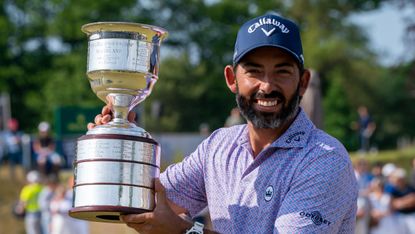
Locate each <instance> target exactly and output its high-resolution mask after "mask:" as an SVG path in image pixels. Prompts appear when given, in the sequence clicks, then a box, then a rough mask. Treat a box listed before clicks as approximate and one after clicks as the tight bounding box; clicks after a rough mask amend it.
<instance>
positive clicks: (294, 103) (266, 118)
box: [236, 86, 301, 129]
mask: <svg viewBox="0 0 415 234" xmlns="http://www.w3.org/2000/svg"><path fill="white" fill-rule="evenodd" d="M276 97H278V98H279V99H280V100H279V102H280V101H281V102H282V109H281V110H280V111H279V112H276V113H268V112H259V111H256V110H255V109H254V108H253V104H254V101H253V100H255V99H258V98H276ZM300 100H301V97H300V86H298V87H297V90H296V91H295V93H294V95H293V96H292V97H291V98H290V99H289V100H288V103H287V100H286V98H285V97H284V95H283V94H282V93H280V92H278V91H273V92H271V93H270V94H264V93H262V92H256V93H254V94H252V95H251V97H250V98H249V100H247V99H246V98H245V97H244V96H242V95H240V94H239V88H237V92H236V103H237V104H238V107H239V110H240V112H241V114H242V116H243V117H244V118H245V119H246V120H247V121H249V122H251V123H252V124H253V125H254V127H255V128H268V129H275V128H279V127H281V126H283V125H284V124H285V123H286V122H287V121H289V120H291V119H292V118H294V117H295V116H296V114H297V112H298V109H299V104H300Z"/></svg>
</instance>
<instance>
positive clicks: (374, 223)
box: [368, 178, 400, 234]
mask: <svg viewBox="0 0 415 234" xmlns="http://www.w3.org/2000/svg"><path fill="white" fill-rule="evenodd" d="M384 186H385V183H384V181H383V180H382V179H381V178H375V179H373V180H372V182H371V183H370V193H369V196H368V198H369V202H370V207H371V210H370V227H371V230H370V233H371V234H389V233H393V232H394V231H396V230H397V229H396V228H397V227H395V226H396V225H394V222H393V219H392V216H391V211H390V201H391V197H390V195H389V194H387V193H385V191H384ZM398 233H400V232H398Z"/></svg>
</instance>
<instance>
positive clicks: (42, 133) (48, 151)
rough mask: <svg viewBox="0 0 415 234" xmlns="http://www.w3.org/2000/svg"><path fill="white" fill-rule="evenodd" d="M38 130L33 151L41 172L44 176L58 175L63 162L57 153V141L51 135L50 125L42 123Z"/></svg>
mask: <svg viewBox="0 0 415 234" xmlns="http://www.w3.org/2000/svg"><path fill="white" fill-rule="evenodd" d="M38 130H39V133H38V138H37V139H36V140H35V142H34V143H33V150H34V152H35V154H36V162H37V166H38V168H39V171H40V172H41V173H42V174H43V175H49V174H51V173H54V174H56V175H58V172H59V169H60V167H61V165H62V164H63V162H62V161H63V160H62V157H61V156H60V155H59V154H58V153H57V152H56V151H55V140H54V139H53V137H52V136H51V134H50V125H49V123H47V122H41V123H40V124H39V126H38Z"/></svg>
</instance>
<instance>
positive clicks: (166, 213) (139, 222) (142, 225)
mask: <svg viewBox="0 0 415 234" xmlns="http://www.w3.org/2000/svg"><path fill="white" fill-rule="evenodd" d="M155 185H156V186H155V187H156V189H155V190H156V202H157V203H156V208H155V209H154V211H153V212H148V213H142V214H130V215H124V216H122V221H124V222H125V223H126V224H127V226H129V227H130V228H134V229H135V230H136V231H137V232H139V233H140V234H146V233H152V234H174V233H177V234H182V233H184V232H185V231H186V230H187V229H189V228H190V227H191V226H192V223H190V222H188V221H186V220H184V219H182V218H181V217H180V216H178V215H177V214H176V213H175V212H174V211H173V210H172V209H171V208H170V206H169V204H168V200H167V197H166V192H165V190H164V187H163V185H162V184H161V183H160V181H159V179H156V181H155Z"/></svg>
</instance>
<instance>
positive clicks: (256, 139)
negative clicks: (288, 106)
mask: <svg viewBox="0 0 415 234" xmlns="http://www.w3.org/2000/svg"><path fill="white" fill-rule="evenodd" d="M294 119H295V118H292V119H291V120H289V121H287V122H286V123H285V124H283V126H281V127H279V128H274V129H271V128H256V127H255V126H253V125H252V123H251V122H248V134H249V143H250V144H251V148H252V153H253V155H254V158H256V156H258V154H259V153H260V152H261V151H262V150H263V149H265V148H266V147H268V146H269V145H271V144H272V143H273V142H274V141H276V140H277V139H278V138H279V137H280V136H281V135H282V134H284V132H285V131H287V129H288V128H289V127H290V126H291V124H292V122H293V121H294Z"/></svg>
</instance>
